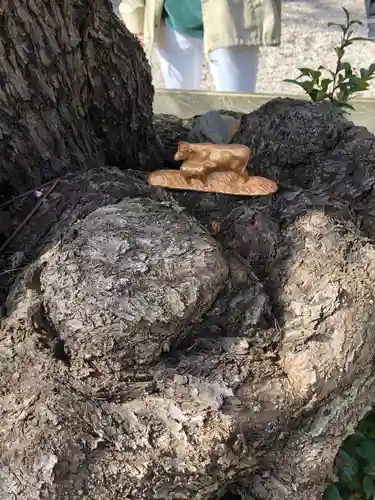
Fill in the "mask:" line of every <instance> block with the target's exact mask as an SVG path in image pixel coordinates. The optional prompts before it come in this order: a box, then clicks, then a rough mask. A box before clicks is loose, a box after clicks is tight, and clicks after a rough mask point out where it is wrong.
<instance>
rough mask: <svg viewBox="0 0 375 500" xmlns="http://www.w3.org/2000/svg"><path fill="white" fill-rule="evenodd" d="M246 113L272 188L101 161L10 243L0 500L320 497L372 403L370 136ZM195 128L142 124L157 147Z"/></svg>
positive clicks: (288, 106) (284, 115)
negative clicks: (167, 187)
mask: <svg viewBox="0 0 375 500" xmlns="http://www.w3.org/2000/svg"><path fill="white" fill-rule="evenodd" d="M240 118H241V125H240V129H239V131H238V134H237V136H236V137H234V139H233V141H234V142H242V143H244V144H247V145H248V146H250V147H251V148H253V149H254V154H253V160H252V171H253V172H254V173H255V174H257V175H263V176H265V177H270V178H273V179H276V180H278V182H279V184H280V189H279V191H278V193H276V194H275V195H273V196H270V197H262V198H238V197H230V196H221V195H215V194H204V193H194V192H186V193H183V192H166V191H164V190H162V189H155V188H151V187H150V186H148V185H147V182H146V174H145V173H143V172H141V171H135V170H132V169H128V170H120V169H117V168H108V167H100V168H95V169H92V170H90V171H85V172H81V173H79V174H76V173H72V174H69V175H67V176H65V177H64V178H63V179H62V180H61V182H60V183H59V185H58V186H57V187H56V189H55V190H54V191H53V192H52V193H51V195H50V196H49V198H48V200H47V201H46V203H45V204H43V206H42V207H41V209H40V211H38V213H37V214H36V215H35V217H33V219H32V220H31V221H30V223H29V224H28V226H27V227H26V228H25V229H24V230H23V231H22V233H21V234H20V236H19V237H18V238H17V239H16V240H14V241H13V243H12V244H11V246H10V247H9V253H10V257H9V258H8V260H7V261H6V263H7V267H6V271H9V272H10V273H11V275H12V277H15V279H14V283H13V285H12V286H11V288H10V290H9V293H7V290H6V287H7V285H9V283H8V282H5V281H4V280H5V279H6V277H7V276H9V274H3V273H0V279H1V280H3V281H2V282H1V284H2V286H3V293H4V297H5V295H6V293H7V297H6V300H5V306H4V308H3V317H2V320H1V328H0V332H1V333H0V387H1V393H0V395H1V401H0V416H1V419H0V429H1V435H2V439H1V443H0V457H1V462H0V478H1V481H0V496H1V498H4V500H13V499H14V498H17V499H19V500H42V499H44V498H48V499H51V500H76V499H77V498H82V499H83V500H118V499H119V498H128V499H140V500H157V499H158V500H160V499H167V498H171V499H176V500H177V499H180V500H181V499H183V500H193V499H194V500H211V499H215V498H219V497H220V496H221V495H222V494H224V493H225V492H229V491H235V492H237V493H238V494H240V495H241V497H242V498H243V499H244V500H266V499H267V500H300V499H301V498H303V499H306V500H318V499H320V498H321V496H322V493H323V490H324V487H325V484H326V482H327V480H328V472H329V470H330V468H331V467H332V464H333V461H334V457H335V454H336V452H337V450H338V447H339V446H340V444H341V443H342V441H343V440H344V439H345V437H346V436H347V434H348V433H350V432H351V431H352V430H353V428H354V426H355V425H356V424H357V422H358V421H359V420H360V419H361V418H362V417H363V416H364V415H365V414H366V412H367V411H369V409H370V408H371V405H372V403H373V400H374V396H375V372H374V367H373V362H372V360H373V357H374V355H375V337H374V326H375V316H374V312H375V307H374V303H375V302H374V301H375V291H374V288H373V283H374V279H375V247H374V224H373V214H374V208H373V206H374V195H373V185H374V182H375V157H374V154H373V151H374V144H375V138H374V137H373V136H372V135H371V134H370V133H369V132H368V131H367V130H365V129H363V128H360V127H356V126H354V125H353V124H352V123H350V122H348V121H346V120H345V119H344V118H342V117H340V116H337V115H335V114H334V113H333V112H332V111H331V110H330V109H329V108H328V107H326V106H324V105H322V104H316V103H310V102H305V101H304V102H301V101H298V100H292V99H276V100H274V101H272V102H270V103H268V104H266V105H265V106H263V107H262V108H260V109H259V110H257V111H256V112H254V113H251V114H250V115H244V116H240ZM196 123H197V122H196V120H188V121H186V120H185V121H179V120H178V119H176V118H174V119H171V117H156V118H155V130H156V131H157V133H158V135H159V136H160V140H161V142H162V143H163V144H164V146H165V154H166V155H167V156H168V155H170V151H171V150H172V145H173V142H174V140H175V139H174V137H175V138H176V140H177V138H178V139H180V138H182V139H186V138H187V136H188V135H189V133H190V132H191V131H192V129H194V127H195V126H196ZM193 132H194V130H193ZM173 134H175V135H173ZM167 160H168V161H170V162H171V161H172V159H171V158H170V157H169V159H168V158H167ZM158 167H159V166H158V165H156V166H155V168H158ZM30 203H31V202H30V200H28V199H25V200H22V201H19V202H18V203H16V204H15V206H14V207H12V210H11V211H10V213H11V219H12V220H11V222H10V223H9V231H11V229H12V228H13V225H15V224H16V220H17V217H18V216H19V214H22V213H23V212H22V211H23V210H25V207H28V206H29V205H28V204H30ZM20 249H22V252H21V255H19V254H20ZM17 254H18V259H15V258H14V256H15V255H17ZM12 266H13V267H12ZM20 267H21V268H22V269H21V270H19V268H20Z"/></svg>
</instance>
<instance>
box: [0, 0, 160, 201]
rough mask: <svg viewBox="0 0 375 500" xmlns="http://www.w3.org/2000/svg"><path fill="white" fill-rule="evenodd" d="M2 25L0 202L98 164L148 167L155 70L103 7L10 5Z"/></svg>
mask: <svg viewBox="0 0 375 500" xmlns="http://www.w3.org/2000/svg"><path fill="white" fill-rule="evenodd" d="M0 23H1V32H0V51H1V61H2V62H1V69H0V72H1V81H0V132H1V134H0V157H1V169H0V200H1V196H2V197H3V198H4V197H8V196H9V195H12V194H16V193H18V192H22V191H23V190H26V189H28V188H31V187H33V186H37V185H38V184H41V183H43V182H44V181H47V180H49V179H52V178H54V177H56V176H59V175H62V174H65V173H67V172H73V171H80V170H83V169H88V168H92V167H95V166H96V167H97V166H100V165H103V164H104V163H106V164H108V165H117V166H120V167H124V168H129V167H133V168H134V167H139V166H140V165H143V166H145V167H148V164H149V161H150V156H152V155H153V154H154V153H155V151H154V148H155V142H154V134H153V130H152V100H153V87H152V83H151V72H150V68H149V65H148V63H147V61H146V59H145V56H144V52H143V50H142V49H141V47H140V45H139V43H138V42H137V41H136V40H135V38H134V37H133V36H132V35H131V34H130V33H129V31H128V30H127V29H126V27H125V26H124V24H123V23H122V22H121V21H120V20H119V19H117V17H116V16H115V15H114V14H113V13H112V11H111V6H110V4H109V2H108V1H107V0H48V1H43V0H22V1H21V0H9V1H8V2H3V5H2V9H1V11H0ZM134 138H136V140H134Z"/></svg>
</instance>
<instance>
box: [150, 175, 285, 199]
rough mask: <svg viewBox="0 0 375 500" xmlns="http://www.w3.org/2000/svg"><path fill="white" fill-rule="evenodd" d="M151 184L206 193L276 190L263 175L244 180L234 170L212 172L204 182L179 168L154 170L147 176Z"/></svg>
mask: <svg viewBox="0 0 375 500" xmlns="http://www.w3.org/2000/svg"><path fill="white" fill-rule="evenodd" d="M148 183H149V184H150V185H151V186H159V187H164V188H168V189H183V190H188V191H202V192H206V193H221V194H232V195H237V196H262V195H270V194H273V193H275V192H276V191H277V184H276V182H274V181H272V180H270V179H266V178H265V177H257V176H253V177H250V178H249V179H248V180H247V181H246V182H244V181H243V179H242V178H241V177H240V175H239V174H237V173H236V172H228V171H227V172H220V171H216V172H212V173H211V174H210V175H209V177H208V178H207V180H206V182H205V183H204V182H202V181H201V180H200V179H197V178H190V179H189V180H188V179H186V177H185V176H184V175H183V174H182V173H181V172H180V171H179V170H155V172H152V173H151V174H150V175H149V177H148Z"/></svg>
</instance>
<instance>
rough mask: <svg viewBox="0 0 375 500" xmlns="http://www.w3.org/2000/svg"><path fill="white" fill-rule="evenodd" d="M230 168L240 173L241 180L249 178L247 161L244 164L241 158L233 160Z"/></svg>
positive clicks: (245, 180) (244, 180)
mask: <svg viewBox="0 0 375 500" xmlns="http://www.w3.org/2000/svg"><path fill="white" fill-rule="evenodd" d="M232 169H233V170H234V171H235V172H237V173H238V174H239V175H240V177H241V180H242V182H247V181H248V180H249V172H248V170H247V163H245V164H244V162H243V160H242V159H241V160H240V159H235V160H233V163H232Z"/></svg>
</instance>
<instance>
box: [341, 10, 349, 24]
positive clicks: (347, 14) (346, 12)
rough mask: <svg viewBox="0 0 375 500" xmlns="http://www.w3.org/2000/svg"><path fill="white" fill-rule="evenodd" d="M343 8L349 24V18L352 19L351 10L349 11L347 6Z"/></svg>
mask: <svg viewBox="0 0 375 500" xmlns="http://www.w3.org/2000/svg"><path fill="white" fill-rule="evenodd" d="M342 10H343V11H344V12H345V17H346V24H348V25H349V19H350V14H349V11H348V9H345V7H342Z"/></svg>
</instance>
